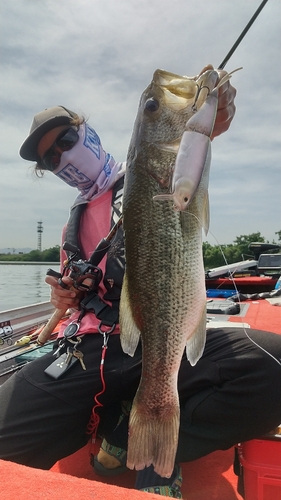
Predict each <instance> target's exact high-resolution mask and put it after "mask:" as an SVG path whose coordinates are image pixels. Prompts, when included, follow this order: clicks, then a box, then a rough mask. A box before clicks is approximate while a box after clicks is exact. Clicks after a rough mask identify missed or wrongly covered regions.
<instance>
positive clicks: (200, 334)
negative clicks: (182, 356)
mask: <svg viewBox="0 0 281 500" xmlns="http://www.w3.org/2000/svg"><path fill="white" fill-rule="evenodd" d="M205 342H206V307H205V308H204V311H203V314H202V317H201V319H200V322H199V324H198V327H197V328H196V330H195V331H194V333H193V335H192V336H191V337H190V338H189V339H188V341H187V343H186V357H187V359H188V361H189V362H190V364H191V366H194V365H196V363H197V361H198V360H199V359H200V358H201V356H202V354H203V351H204V347H205Z"/></svg>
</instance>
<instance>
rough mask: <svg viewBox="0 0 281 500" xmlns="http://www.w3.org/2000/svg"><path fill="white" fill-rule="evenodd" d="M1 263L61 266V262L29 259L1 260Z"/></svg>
mask: <svg viewBox="0 0 281 500" xmlns="http://www.w3.org/2000/svg"><path fill="white" fill-rule="evenodd" d="M1 264H17V265H25V266H26V265H39V266H43V265H45V266H59V265H60V263H59V262H42V261H38V262H37V261H31V260H30V261H29V260H0V265H1Z"/></svg>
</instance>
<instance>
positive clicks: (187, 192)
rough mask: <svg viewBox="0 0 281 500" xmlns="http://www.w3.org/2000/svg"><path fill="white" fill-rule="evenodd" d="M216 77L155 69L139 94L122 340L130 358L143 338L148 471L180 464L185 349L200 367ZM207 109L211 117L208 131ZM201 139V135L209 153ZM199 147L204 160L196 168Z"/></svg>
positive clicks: (133, 442) (131, 458)
mask: <svg viewBox="0 0 281 500" xmlns="http://www.w3.org/2000/svg"><path fill="white" fill-rule="evenodd" d="M217 79H218V73H217V72H216V71H215V70H208V71H206V72H205V73H203V74H202V75H200V77H198V78H188V77H185V76H180V75H176V74H174V73H170V72H167V71H165V70H160V69H158V70H156V71H155V72H154V74H153V78H152V81H151V83H150V84H149V86H148V87H147V88H146V89H145V90H144V92H143V93H142V96H141V99H140V103H139V108H138V112H137V116H136V120H135V124H134V128H133V133H132V138H131V142H130V145H129V149H128V155H127V164H126V165H127V166H126V175H125V185H124V198H123V228H124V234H125V256H126V269H125V275H124V281H123V286H122V291H121V300H120V339H121V345H122V348H123V351H124V352H125V353H127V354H129V355H130V356H133V355H134V352H135V349H136V347H137V345H138V343H139V340H140V339H141V343H142V373H141V379H140V383H139V387H138V390H137V392H136V395H135V398H134V401H133V404H132V409H131V412H130V419H129V440H128V451H127V467H128V468H130V469H136V470H142V469H143V468H145V467H148V466H150V465H151V464H152V465H153V466H154V470H155V472H156V473H157V474H159V475H160V476H162V477H170V476H171V474H172V472H173V469H174V462H175V455H176V450H177V444H178V434H179V416H180V409H179V396H178V390H177V379H178V371H179V367H180V363H181V360H182V356H183V353H184V350H186V356H187V359H188V361H189V362H190V364H191V365H195V364H196V363H197V361H198V360H199V359H200V357H201V356H202V353H203V350H204V346H205V340H206V291H205V274H204V265H203V255H202V227H204V228H205V229H206V231H207V230H208V224H209V200H208V181H209V171H210V157H211V155H210V135H211V132H212V128H213V124H214V120H215V116H216V110H217V95H218V94H217V88H216V87H215V84H216V81H217ZM210 107H211V112H210V109H209V108H210ZM204 109H205V113H207V115H208V116H209V115H210V118H208V120H209V122H210V121H211V123H209V125H208V127H207V129H206V127H205V125H204V116H203V117H202V116H201V115H202V114H203V115H204ZM206 110H207V111H206ZM200 112H201V115H200V117H199V120H197V118H196V116H199V113H200ZM192 120H193V121H192ZM190 121H191V122H190ZM190 123H191V126H190ZM197 136H202V137H203V144H204V146H203V149H204V151H203V153H202V151H201V149H202V148H201V145H202V139H201V138H200V137H199V138H198V137H197ZM198 139H199V140H198ZM196 141H197V142H198V144H197V145H196V146H194V147H193V144H194V142H196ZM196 150H197V153H198V155H199V156H200V155H201V157H200V160H199V161H197V163H196V165H195V166H194V160H195V159H196ZM189 151H191V152H192V153H191V155H190V156H189ZM179 179H181V182H180V183H178V180H179ZM182 188H183V189H182ZM182 193H183V194H182ZM184 198H188V199H187V201H184ZM159 201H161V203H160V202H159ZM164 201H165V202H164Z"/></svg>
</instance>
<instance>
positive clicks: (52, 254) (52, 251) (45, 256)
mask: <svg viewBox="0 0 281 500" xmlns="http://www.w3.org/2000/svg"><path fill="white" fill-rule="evenodd" d="M59 260H60V247H59V245H56V246H55V247H52V248H48V249H47V250H44V251H43V252H42V261H43V262H59Z"/></svg>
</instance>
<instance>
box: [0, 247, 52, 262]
mask: <svg viewBox="0 0 281 500" xmlns="http://www.w3.org/2000/svg"><path fill="white" fill-rule="evenodd" d="M0 260H2V261H3V260H5V261H10V262H15V261H17V262H59V260H60V246H59V245H56V246H55V247H52V248H47V250H43V251H42V252H40V250H31V252H28V253H17V254H7V253H6V254H0Z"/></svg>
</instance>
